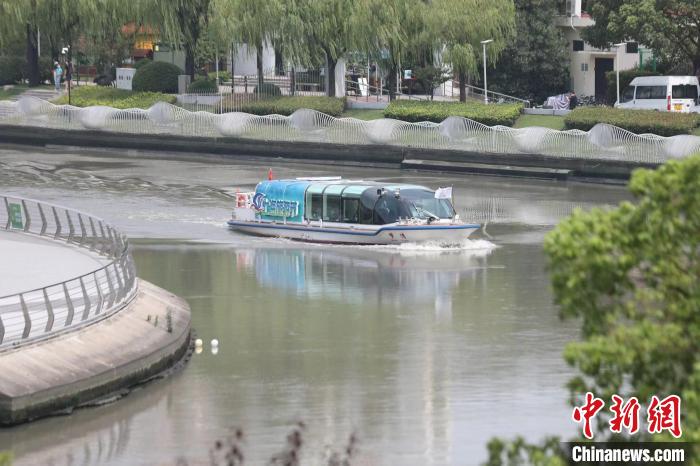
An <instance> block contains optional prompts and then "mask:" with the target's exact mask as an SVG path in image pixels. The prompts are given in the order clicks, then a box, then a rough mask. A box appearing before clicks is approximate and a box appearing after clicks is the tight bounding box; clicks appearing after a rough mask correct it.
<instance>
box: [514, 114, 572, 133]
mask: <svg viewBox="0 0 700 466" xmlns="http://www.w3.org/2000/svg"><path fill="white" fill-rule="evenodd" d="M528 126H542V127H544V128H552V129H559V130H561V129H564V117H561V116H555V115H520V118H518V120H517V121H516V122H515V124H514V125H513V128H526V127H528Z"/></svg>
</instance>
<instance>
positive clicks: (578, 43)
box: [573, 40, 583, 52]
mask: <svg viewBox="0 0 700 466" xmlns="http://www.w3.org/2000/svg"><path fill="white" fill-rule="evenodd" d="M573 46H574V52H583V41H582V40H575V41H574V42H573Z"/></svg>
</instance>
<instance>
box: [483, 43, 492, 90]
mask: <svg viewBox="0 0 700 466" xmlns="http://www.w3.org/2000/svg"><path fill="white" fill-rule="evenodd" d="M491 42H493V39H487V40H482V41H481V45H482V46H483V47H484V103H485V104H488V103H489V90H488V83H487V81H486V44H490V43H491Z"/></svg>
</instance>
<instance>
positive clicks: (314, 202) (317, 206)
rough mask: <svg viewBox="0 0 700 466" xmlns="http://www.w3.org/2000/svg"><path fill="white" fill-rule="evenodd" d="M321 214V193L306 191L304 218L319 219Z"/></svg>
mask: <svg viewBox="0 0 700 466" xmlns="http://www.w3.org/2000/svg"><path fill="white" fill-rule="evenodd" d="M322 215H323V195H322V194H315V193H308V192H307V193H306V218H307V219H308V220H321V217H322Z"/></svg>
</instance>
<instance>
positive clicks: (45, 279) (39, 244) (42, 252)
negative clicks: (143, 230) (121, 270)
mask: <svg viewBox="0 0 700 466" xmlns="http://www.w3.org/2000/svg"><path fill="white" fill-rule="evenodd" d="M0 258H2V260H0V277H1V279H0V296H7V295H11V294H16V293H21V292H23V291H29V290H34V289H37V288H42V287H45V286H48V285H52V284H54V283H59V282H63V281H66V280H70V279H72V278H75V277H79V276H80V275H84V274H86V273H89V272H92V271H93V270H97V269H99V268H100V267H102V266H104V265H107V264H108V263H109V260H107V259H105V258H102V257H100V256H98V255H97V254H95V253H91V252H90V251H88V250H86V249H80V248H77V247H75V246H71V245H67V244H63V243H59V242H57V241H52V240H49V239H46V238H40V237H37V236H32V235H27V234H24V233H20V232H12V231H0Z"/></svg>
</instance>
